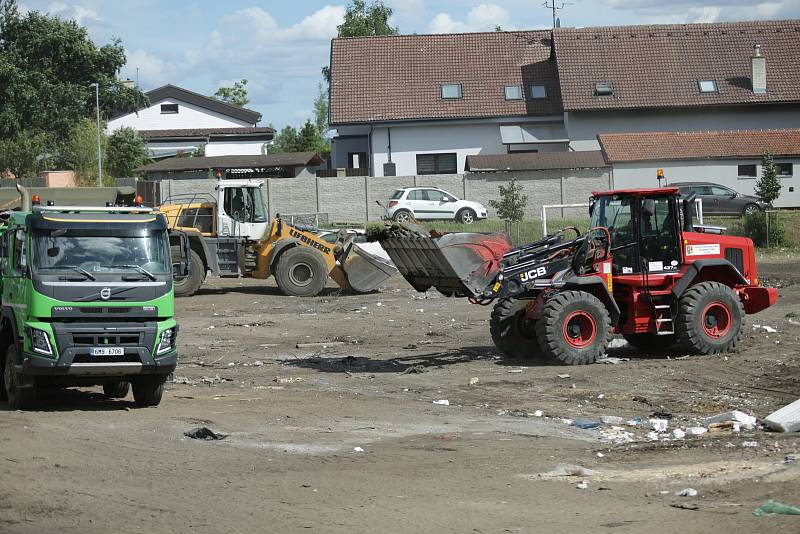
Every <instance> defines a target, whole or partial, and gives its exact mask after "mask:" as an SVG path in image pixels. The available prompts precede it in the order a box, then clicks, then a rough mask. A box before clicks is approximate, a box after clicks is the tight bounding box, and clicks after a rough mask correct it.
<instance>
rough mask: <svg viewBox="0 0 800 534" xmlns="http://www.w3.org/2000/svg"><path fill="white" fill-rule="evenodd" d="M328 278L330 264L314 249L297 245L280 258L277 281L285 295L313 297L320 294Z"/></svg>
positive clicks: (276, 275) (276, 271) (276, 272)
mask: <svg viewBox="0 0 800 534" xmlns="http://www.w3.org/2000/svg"><path fill="white" fill-rule="evenodd" d="M327 280H328V266H327V264H326V263H325V260H324V259H323V258H322V255H321V254H320V253H319V252H317V251H316V250H314V249H311V248H308V247H305V246H297V247H294V248H290V249H289V250H287V251H286V252H284V253H283V254H282V255H281V257H280V258H279V259H278V268H277V269H276V270H275V281H276V282H277V283H278V289H280V290H281V293H283V294H284V295H289V296H293V297H313V296H315V295H319V293H320V292H321V291H322V288H324V287H325V282H326V281H327Z"/></svg>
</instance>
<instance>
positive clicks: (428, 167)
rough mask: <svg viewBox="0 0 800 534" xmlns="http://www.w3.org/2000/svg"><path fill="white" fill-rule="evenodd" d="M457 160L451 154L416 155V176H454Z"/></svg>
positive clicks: (456, 169) (456, 170)
mask: <svg viewBox="0 0 800 534" xmlns="http://www.w3.org/2000/svg"><path fill="white" fill-rule="evenodd" d="M457 172H458V160H457V158H456V154H455V153H451V154H417V174H418V175H420V176H421V175H425V174H456V173H457Z"/></svg>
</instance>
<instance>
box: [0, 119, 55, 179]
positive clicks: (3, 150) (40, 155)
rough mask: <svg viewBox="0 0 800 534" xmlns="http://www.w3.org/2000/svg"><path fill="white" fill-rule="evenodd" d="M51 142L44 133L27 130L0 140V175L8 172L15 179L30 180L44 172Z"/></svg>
mask: <svg viewBox="0 0 800 534" xmlns="http://www.w3.org/2000/svg"><path fill="white" fill-rule="evenodd" d="M50 147H52V140H51V139H49V138H48V136H47V134H45V133H44V132H39V131H34V130H27V131H22V132H19V133H18V134H17V135H15V136H14V137H11V138H7V139H0V175H2V174H3V170H8V171H10V172H11V174H13V175H14V176H16V177H17V178H31V177H34V176H36V175H37V173H38V172H39V171H42V170H45V168H46V166H47V162H48V160H49V159H50V156H49V154H50V153H51V150H50Z"/></svg>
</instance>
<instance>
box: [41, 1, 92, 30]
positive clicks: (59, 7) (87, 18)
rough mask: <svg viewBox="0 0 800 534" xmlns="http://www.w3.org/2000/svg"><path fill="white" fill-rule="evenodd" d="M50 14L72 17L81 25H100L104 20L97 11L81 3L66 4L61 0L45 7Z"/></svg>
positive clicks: (65, 17)
mask: <svg viewBox="0 0 800 534" xmlns="http://www.w3.org/2000/svg"><path fill="white" fill-rule="evenodd" d="M45 11H47V12H48V13H50V14H51V15H57V16H59V17H61V18H64V19H73V20H75V21H76V22H77V23H78V24H80V25H81V26H102V25H104V21H103V19H102V17H100V15H98V13H97V11H95V10H94V9H91V8H88V7H86V6H83V5H68V4H65V3H63V2H53V3H51V4H49V5H48V6H47V8H46V9H45Z"/></svg>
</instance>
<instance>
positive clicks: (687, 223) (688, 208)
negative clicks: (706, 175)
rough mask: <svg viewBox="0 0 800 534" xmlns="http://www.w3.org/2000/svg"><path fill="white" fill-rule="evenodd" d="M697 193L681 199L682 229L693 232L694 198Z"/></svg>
mask: <svg viewBox="0 0 800 534" xmlns="http://www.w3.org/2000/svg"><path fill="white" fill-rule="evenodd" d="M696 197H697V193H692V194H691V195H689V196H688V197H686V198H684V199H683V231H684V232H694V200H695V198H696Z"/></svg>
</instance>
